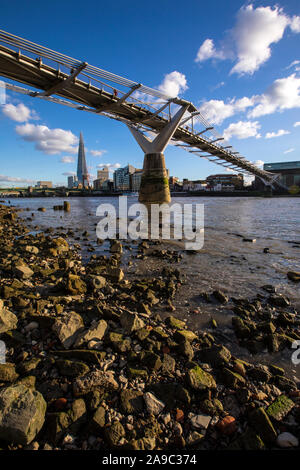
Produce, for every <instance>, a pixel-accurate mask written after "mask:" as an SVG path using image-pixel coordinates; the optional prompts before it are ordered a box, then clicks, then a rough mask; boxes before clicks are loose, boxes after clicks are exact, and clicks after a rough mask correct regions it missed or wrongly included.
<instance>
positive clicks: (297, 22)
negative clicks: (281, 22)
mask: <svg viewBox="0 0 300 470" xmlns="http://www.w3.org/2000/svg"><path fill="white" fill-rule="evenodd" d="M290 28H291V30H292V31H293V32H294V33H300V16H293V18H291V20H290Z"/></svg>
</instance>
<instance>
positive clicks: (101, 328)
mask: <svg viewBox="0 0 300 470" xmlns="http://www.w3.org/2000/svg"><path fill="white" fill-rule="evenodd" d="M106 330H107V323H106V321H105V320H99V321H95V322H93V324H92V326H91V327H90V328H89V329H88V330H87V331H83V332H82V333H79V335H78V336H77V339H76V341H75V343H74V347H75V348H76V347H80V346H82V345H84V344H85V343H88V342H89V341H92V340H97V341H101V340H102V338H103V336H104V335H105V332H106Z"/></svg>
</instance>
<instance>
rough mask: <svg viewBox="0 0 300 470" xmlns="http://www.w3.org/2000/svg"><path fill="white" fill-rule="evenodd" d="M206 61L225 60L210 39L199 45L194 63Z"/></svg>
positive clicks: (221, 52) (223, 55)
mask: <svg viewBox="0 0 300 470" xmlns="http://www.w3.org/2000/svg"><path fill="white" fill-rule="evenodd" d="M207 59H225V54H224V52H223V51H221V50H219V51H217V49H216V48H215V45H214V41H213V40H212V39H205V41H204V42H203V43H202V44H201V46H200V48H199V50H198V52H197V56H196V59H195V62H203V61H204V60H207Z"/></svg>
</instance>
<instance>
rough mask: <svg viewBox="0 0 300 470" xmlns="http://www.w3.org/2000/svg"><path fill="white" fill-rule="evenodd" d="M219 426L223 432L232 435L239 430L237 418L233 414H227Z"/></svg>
mask: <svg viewBox="0 0 300 470" xmlns="http://www.w3.org/2000/svg"><path fill="white" fill-rule="evenodd" d="M217 428H218V430H219V431H220V433H221V434H224V435H225V436H231V435H232V434H234V433H235V432H236V430H237V425H236V420H235V418H234V417H233V416H225V418H223V419H221V421H219V422H218V424H217Z"/></svg>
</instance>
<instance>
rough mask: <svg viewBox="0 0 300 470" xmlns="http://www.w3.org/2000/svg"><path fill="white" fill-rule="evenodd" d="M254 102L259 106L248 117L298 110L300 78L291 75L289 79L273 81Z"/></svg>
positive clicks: (299, 106) (299, 105) (299, 104)
mask: <svg viewBox="0 0 300 470" xmlns="http://www.w3.org/2000/svg"><path fill="white" fill-rule="evenodd" d="M256 101H257V102H258V103H259V104H258V105H257V106H255V108H254V109H253V110H252V111H251V112H250V113H249V114H248V116H249V117H252V118H253V117H254V118H255V117H258V116H264V115H266V114H272V113H274V112H275V111H283V110H285V109H292V108H300V78H297V77H296V75H295V74H294V73H293V74H292V75H290V76H289V77H286V78H279V79H277V80H275V81H274V82H273V83H272V85H271V86H270V87H269V88H268V89H267V91H266V92H265V93H264V94H262V95H260V96H257V97H256Z"/></svg>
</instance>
